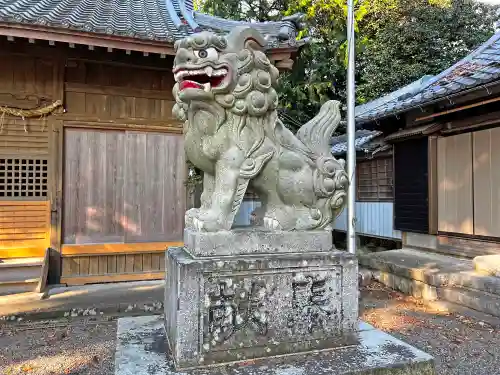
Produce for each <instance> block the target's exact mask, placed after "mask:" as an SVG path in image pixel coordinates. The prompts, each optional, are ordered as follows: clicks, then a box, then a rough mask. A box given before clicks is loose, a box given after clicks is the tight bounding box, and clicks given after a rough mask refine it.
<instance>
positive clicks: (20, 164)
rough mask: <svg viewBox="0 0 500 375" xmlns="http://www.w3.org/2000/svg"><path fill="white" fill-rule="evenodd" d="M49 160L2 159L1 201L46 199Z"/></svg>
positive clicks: (0, 174)
mask: <svg viewBox="0 0 500 375" xmlns="http://www.w3.org/2000/svg"><path fill="white" fill-rule="evenodd" d="M47 195H48V160H47V159H44V158H23V157H17V156H16V157H0V199H7V200H8V199H28V200H29V199H31V200H37V199H46V198H47Z"/></svg>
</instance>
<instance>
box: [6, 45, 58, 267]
mask: <svg viewBox="0 0 500 375" xmlns="http://www.w3.org/2000/svg"><path fill="white" fill-rule="evenodd" d="M57 72H58V67H57V62H56V61H55V60H54V59H53V58H51V57H40V56H29V55H19V54H10V53H9V52H8V50H6V49H5V48H0V106H6V107H10V108H19V109H32V108H36V107H39V106H43V105H45V104H49V103H51V102H53V101H54V100H57V99H58V98H59V97H58V92H57V91H58V87H57V84H56V83H55V81H56V76H57V74H58V73H57ZM52 130H53V123H52V121H51V120H50V119H48V118H39V117H36V118H25V119H22V118H19V117H14V116H9V115H3V116H2V113H0V213H1V215H0V258H11V257H41V256H43V254H44V250H45V249H46V248H47V247H48V246H49V243H50V199H51V195H52V192H53V190H52V189H53V185H52V182H53V181H52V179H51V177H52V173H53V171H54V169H53V167H54V165H53V163H52V162H51V161H52V159H51V146H52V140H53V138H52Z"/></svg>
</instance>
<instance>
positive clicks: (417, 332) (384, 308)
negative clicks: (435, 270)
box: [361, 283, 500, 375]
mask: <svg viewBox="0 0 500 375" xmlns="http://www.w3.org/2000/svg"><path fill="white" fill-rule="evenodd" d="M361 298H362V303H361V310H362V311H361V317H362V319H363V320H365V321H366V322H368V323H371V324H372V325H374V326H375V327H377V328H379V329H381V330H383V331H385V332H388V333H390V334H392V335H393V336H395V337H397V338H399V339H401V340H403V341H405V342H407V343H409V344H411V345H413V346H415V347H417V348H419V349H421V350H423V351H425V352H427V353H429V354H431V355H432V356H434V358H435V359H436V373H437V374H438V375H452V374H453V375H499V374H500V329H498V327H499V325H496V326H495V328H494V327H493V326H491V325H489V324H487V323H485V322H482V321H480V320H477V319H473V318H470V317H464V316H461V315H457V314H449V313H443V312H439V311H436V310H433V309H431V308H428V307H426V306H423V305H422V304H419V303H418V301H416V300H415V299H413V298H411V297H407V296H404V295H402V294H399V293H397V292H394V291H392V290H391V289H388V288H386V287H385V286H383V285H381V284H378V283H372V284H371V285H370V286H368V287H366V288H363V290H362V292H361ZM499 322H500V320H499Z"/></svg>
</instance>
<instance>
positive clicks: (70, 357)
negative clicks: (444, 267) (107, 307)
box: [0, 283, 500, 375]
mask: <svg viewBox="0 0 500 375" xmlns="http://www.w3.org/2000/svg"><path fill="white" fill-rule="evenodd" d="M361 297H362V300H361V301H360V305H361V306H360V307H361V317H362V319H363V320H365V321H367V322H369V323H371V324H373V325H374V326H375V327H377V328H379V329H382V330H384V331H386V332H389V333H390V334H392V335H394V336H396V337H398V338H400V339H401V340H403V341H405V342H407V343H409V344H411V345H414V346H416V347H418V348H420V349H422V350H424V351H426V352H428V353H429V354H431V355H433V356H434V357H435V358H436V362H437V374H438V375H452V374H453V375H469V374H470V375H500V330H499V329H498V328H493V327H492V326H490V325H489V324H487V323H485V322H482V321H479V320H477V319H473V318H467V317H464V316H460V315H455V314H445V313H442V312H439V311H436V310H432V309H430V308H428V307H425V306H423V305H421V304H419V303H418V301H415V300H414V299H413V298H411V297H406V296H403V295H401V294H399V293H397V292H394V291H392V290H390V289H388V288H385V287H384V286H382V285H380V284H378V283H372V284H371V285H369V286H368V287H365V288H363V289H362V292H361ZM499 323H500V320H499ZM499 326H500V325H499ZM499 326H497V327H499ZM115 338H116V321H114V320H110V319H109V318H108V319H107V318H102V317H99V318H87V319H75V320H71V321H67V320H52V321H40V322H36V323H25V322H20V323H14V324H12V323H11V324H5V323H3V324H0V374H2V375H14V374H33V375H35V374H36V375H49V374H51V375H63V374H64V375H68V374H71V375H110V374H113V367H114V364H113V362H114V351H115ZM138 375H139V374H138Z"/></svg>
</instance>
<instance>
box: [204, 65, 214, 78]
mask: <svg viewBox="0 0 500 375" xmlns="http://www.w3.org/2000/svg"><path fill="white" fill-rule="evenodd" d="M213 71H214V69H213V68H212V67H211V66H207V67H205V74H206V75H207V76H209V77H211V76H212V73H213Z"/></svg>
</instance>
